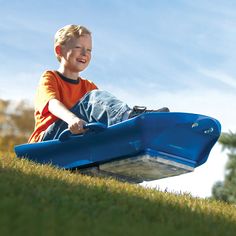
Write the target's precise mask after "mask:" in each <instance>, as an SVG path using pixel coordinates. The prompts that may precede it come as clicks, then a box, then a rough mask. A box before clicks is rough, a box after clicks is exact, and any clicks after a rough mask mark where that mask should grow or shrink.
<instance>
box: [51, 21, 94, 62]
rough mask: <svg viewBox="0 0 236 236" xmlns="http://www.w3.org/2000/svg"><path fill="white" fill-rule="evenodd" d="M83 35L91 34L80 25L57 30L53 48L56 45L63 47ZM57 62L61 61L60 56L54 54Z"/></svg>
mask: <svg viewBox="0 0 236 236" xmlns="http://www.w3.org/2000/svg"><path fill="white" fill-rule="evenodd" d="M83 35H91V32H90V31H89V30H88V29H87V28H86V27H84V26H82V25H66V26H64V27H63V28H61V29H59V30H58V31H57V32H56V34H55V37H54V48H55V47H56V46H57V45H61V46H63V45H65V44H66V43H67V42H68V41H70V40H71V39H72V38H79V37H81V36H83ZM56 57H57V59H58V61H59V62H60V61H61V58H60V56H58V55H57V54H56Z"/></svg>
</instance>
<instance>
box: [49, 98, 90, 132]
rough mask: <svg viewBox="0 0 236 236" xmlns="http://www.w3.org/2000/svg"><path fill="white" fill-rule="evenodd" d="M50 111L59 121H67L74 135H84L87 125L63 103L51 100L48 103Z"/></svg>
mask: <svg viewBox="0 0 236 236" xmlns="http://www.w3.org/2000/svg"><path fill="white" fill-rule="evenodd" d="M48 110H49V111H50V112H51V113H52V114H53V115H54V116H56V117H58V118H59V119H61V120H63V121H65V122H66V123H67V124H68V128H69V130H70V131H71V133H73V134H79V133H83V132H84V131H85V130H84V128H83V126H84V124H85V123H86V122H85V121H84V120H82V119H80V118H79V117H77V116H76V115H75V114H73V113H72V112H71V111H69V110H68V109H67V108H66V107H65V105H64V104H63V103H61V102H60V101H59V100H57V99H55V98H54V99H51V100H49V102H48Z"/></svg>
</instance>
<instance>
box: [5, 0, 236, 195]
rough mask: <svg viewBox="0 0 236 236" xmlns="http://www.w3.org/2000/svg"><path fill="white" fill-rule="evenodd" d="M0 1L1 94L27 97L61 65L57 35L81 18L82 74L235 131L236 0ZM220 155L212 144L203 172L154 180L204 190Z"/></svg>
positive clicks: (219, 170)
mask: <svg viewBox="0 0 236 236" xmlns="http://www.w3.org/2000/svg"><path fill="white" fill-rule="evenodd" d="M0 6H1V8H0V14H1V21H0V35H1V37H0V52H1V53H0V62H1V63H0V82H1V87H0V98H3V99H14V100H19V99H28V100H29V101H30V102H33V97H34V92H35V88H36V86H37V83H38V80H39V77H40V75H41V74H42V72H43V71H44V70H47V69H57V68H58V63H57V60H56V58H55V57H54V54H53V37H54V34H55V32H56V31H57V30H58V29H59V28H61V27H62V26H64V25H66V24H82V25H85V26H87V27H88V28H89V29H90V30H91V31H92V33H93V59H92V61H91V64H90V67H89V68H88V69H87V70H86V71H84V72H83V73H82V76H84V77H85V78H87V79H90V80H92V81H94V82H95V83H96V84H97V85H98V86H99V87H100V88H102V89H104V90H109V91H110V92H112V93H114V94H115V95H117V96H118V97H119V98H121V99H123V100H125V101H127V103H128V104H129V105H130V106H133V105H136V104H138V105H147V106H149V107H150V108H157V107H162V106H168V107H170V109H171V110H172V111H183V112H192V113H200V114H205V115H209V116H213V117H215V118H217V119H219V120H220V122H221V124H222V129H223V131H228V130H232V131H235V120H236V112H235V111H236V105H235V104H236V103H235V102H234V101H235V100H236V66H235V61H236V53H235V52H236V27H235V26H236V2H235V1H233V0H232V1H231V0H225V1H221V0H215V1H210V0H205V1H204V0H199V1H193V0H173V1H166V0H159V1H152V0H150V1H145V0H143V1H142V0H136V1H134V0H129V1H124V0H116V1H115V0H110V1H109V0H97V1H95V0H93V1H92V0H85V1H81V0H77V1H75V0H71V1H69V2H67V1H60V0H57V1H56V0H48V1H46V0H41V1H30V0H22V1H16V0H12V1H2V0H0ZM226 160H227V158H226V153H222V152H221V150H220V147H219V146H218V145H216V146H215V147H214V149H213V151H212V153H211V155H210V157H209V161H208V162H207V163H206V164H205V165H204V166H203V167H201V168H198V169H199V170H196V171H195V172H194V173H192V174H190V175H183V176H181V177H177V178H170V179H168V180H163V181H159V183H160V185H159V186H160V188H167V189H170V190H171V189H173V190H175V191H178V190H180V191H190V192H191V193H192V194H194V195H197V196H209V195H210V190H211V186H212V184H213V183H214V182H215V181H217V180H218V179H222V178H223V174H224V164H225V162H226ZM201 181H203V182H206V183H205V185H204V186H199V184H198V183H201ZM192 182H194V183H195V184H192ZM156 184H157V182H155V183H152V186H155V185H156Z"/></svg>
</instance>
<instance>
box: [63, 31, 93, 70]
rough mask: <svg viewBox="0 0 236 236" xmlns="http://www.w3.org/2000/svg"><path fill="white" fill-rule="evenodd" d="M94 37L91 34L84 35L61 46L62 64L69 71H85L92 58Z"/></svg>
mask: <svg viewBox="0 0 236 236" xmlns="http://www.w3.org/2000/svg"><path fill="white" fill-rule="evenodd" d="M91 52H92V38H91V36H90V35H83V36H80V37H79V38H74V39H71V40H70V41H69V42H68V43H66V45H64V46H62V47H61V50H60V53H61V55H60V56H61V66H63V67H64V68H65V69H66V70H67V71H68V72H71V73H79V72H81V71H83V70H84V69H85V68H86V67H87V66H88V64H89V62H90V60H91Z"/></svg>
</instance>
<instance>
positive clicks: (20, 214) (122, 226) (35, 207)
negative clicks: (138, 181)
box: [0, 167, 236, 236]
mask: <svg viewBox="0 0 236 236" xmlns="http://www.w3.org/2000/svg"><path fill="white" fill-rule="evenodd" d="M140 189H141V187H140ZM0 191H1V192H0V211H1V216H0V227H1V229H0V234H1V235H14V234H15V235H96V236H97V235H135V236H138V235H142V236H143V235H146V236H148V235H208V236H209V235H234V233H235V230H236V222H235V221H233V220H230V219H227V218H225V217H223V216H220V215H219V214H218V215H210V213H205V214H204V213H202V212H201V211H198V210H197V209H195V210H193V209H191V208H189V207H188V206H186V205H184V204H178V202H177V201H175V202H171V201H170V200H167V199H165V196H167V194H166V195H165V194H164V193H159V192H157V191H152V192H153V194H154V195H156V196H155V197H153V198H150V197H145V195H141V196H140V195H139V194H138V193H134V192H129V191H125V190H121V191H117V190H116V189H115V188H112V186H109V185H108V184H107V185H96V184H93V185H92V184H87V185H86V184H85V183H83V182H82V181H81V182H78V183H76V184H75V183H71V184H70V183H68V182H66V181H62V180H58V179H55V178H50V177H43V176H39V175H35V174H25V173H23V172H21V171H20V170H13V169H11V168H1V167H0Z"/></svg>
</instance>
